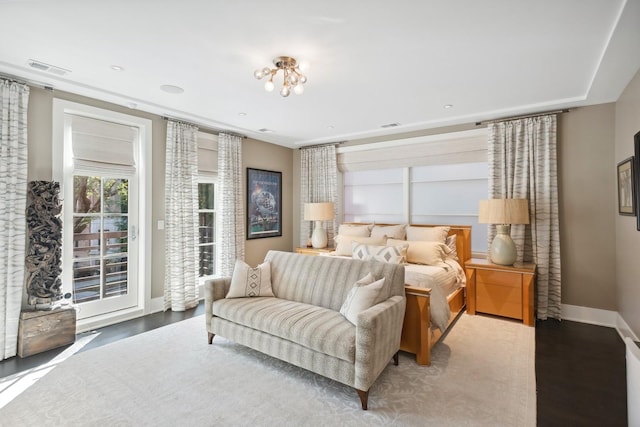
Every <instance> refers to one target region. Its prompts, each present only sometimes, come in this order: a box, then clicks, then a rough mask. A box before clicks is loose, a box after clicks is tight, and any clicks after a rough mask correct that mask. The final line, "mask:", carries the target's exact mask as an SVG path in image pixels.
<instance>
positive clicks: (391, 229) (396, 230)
mask: <svg viewBox="0 0 640 427" xmlns="http://www.w3.org/2000/svg"><path fill="white" fill-rule="evenodd" d="M406 229H407V224H399V225H374V226H373V228H372V229H371V237H382V236H387V237H388V238H389V239H400V240H404V238H405V237H406V235H407V230H406Z"/></svg>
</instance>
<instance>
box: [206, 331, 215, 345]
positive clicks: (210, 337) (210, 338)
mask: <svg viewBox="0 0 640 427" xmlns="http://www.w3.org/2000/svg"><path fill="white" fill-rule="evenodd" d="M208 334H209V344H211V343H213V337H215V336H216V334H212V333H211V332H208Z"/></svg>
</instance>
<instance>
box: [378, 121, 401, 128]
mask: <svg viewBox="0 0 640 427" xmlns="http://www.w3.org/2000/svg"><path fill="white" fill-rule="evenodd" d="M398 126H400V123H398V122H396V123H387V124H386V125H381V126H380V127H381V128H395V127H398Z"/></svg>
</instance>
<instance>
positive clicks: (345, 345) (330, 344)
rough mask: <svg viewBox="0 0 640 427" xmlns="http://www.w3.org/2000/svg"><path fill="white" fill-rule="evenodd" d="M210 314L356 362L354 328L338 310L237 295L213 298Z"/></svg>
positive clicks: (277, 299) (276, 299)
mask: <svg viewBox="0 0 640 427" xmlns="http://www.w3.org/2000/svg"><path fill="white" fill-rule="evenodd" d="M213 313H214V315H215V316H218V317H222V318H224V319H226V320H229V321H231V322H235V323H238V324H240V325H244V326H247V327H249V328H252V329H256V330H260V331H263V332H266V333H268V334H271V335H275V336H278V337H280V338H283V339H286V340H289V341H293V342H296V343H298V344H300V345H303V346H305V347H308V348H310V349H312V350H315V351H318V352H320V353H324V354H328V355H330V356H334V357H337V358H339V359H342V360H346V361H348V362H355V342H356V338H355V335H356V328H355V326H354V325H352V324H351V323H349V322H348V321H347V320H346V319H345V318H344V317H343V316H342V315H341V314H340V313H338V312H337V311H334V310H330V309H326V308H323V307H318V306H314V305H310V304H305V303H300V302H294V301H289V300H284V299H280V298H237V299H222V300H216V301H214V302H213Z"/></svg>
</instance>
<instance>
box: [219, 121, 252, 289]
mask: <svg viewBox="0 0 640 427" xmlns="http://www.w3.org/2000/svg"><path fill="white" fill-rule="evenodd" d="M216 197H217V199H216V209H217V212H218V215H219V219H218V231H217V234H216V245H217V250H216V273H217V274H218V275H220V276H223V277H230V276H231V274H232V273H233V267H234V266H235V263H236V259H241V260H244V242H245V237H244V236H245V234H244V232H245V216H244V200H243V198H242V138H240V137H239V136H235V135H228V134H224V133H221V134H219V135H218V192H217V195H216Z"/></svg>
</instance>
